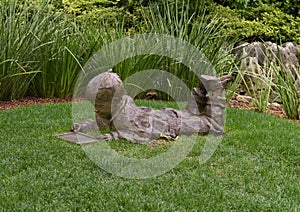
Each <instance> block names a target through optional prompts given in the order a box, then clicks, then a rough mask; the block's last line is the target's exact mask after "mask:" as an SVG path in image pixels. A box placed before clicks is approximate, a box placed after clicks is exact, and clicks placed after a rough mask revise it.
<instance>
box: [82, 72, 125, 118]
mask: <svg viewBox="0 0 300 212" xmlns="http://www.w3.org/2000/svg"><path fill="white" fill-rule="evenodd" d="M123 90H124V88H123V83H122V81H121V79H120V77H119V76H118V75H117V74H116V73H113V72H112V70H111V69H110V70H108V71H106V72H103V73H101V74H98V75H97V76H95V77H94V78H93V79H92V80H91V81H90V82H89V84H88V86H87V88H86V97H87V99H88V100H89V101H90V102H91V103H92V104H93V105H94V106H95V112H96V113H97V114H98V115H99V116H100V117H102V118H109V117H110V116H111V110H112V104H113V102H114V104H115V103H116V104H117V103H118V102H119V100H120V99H121V97H122V95H123Z"/></svg>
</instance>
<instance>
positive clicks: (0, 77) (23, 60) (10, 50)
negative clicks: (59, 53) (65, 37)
mask: <svg viewBox="0 0 300 212" xmlns="http://www.w3.org/2000/svg"><path fill="white" fill-rule="evenodd" d="M0 6H1V8H0V46H1V52H0V71H1V72H0V99H15V98H20V97H22V96H24V95H26V93H27V90H28V87H29V84H30V82H31V81H32V79H33V78H34V77H35V76H36V74H37V73H39V72H40V69H39V67H40V66H41V64H42V58H41V56H42V55H43V54H44V52H47V51H48V48H49V46H51V45H52V43H53V41H52V40H51V37H52V35H53V34H54V33H55V31H57V30H59V29H58V28H57V27H58V26H60V25H61V23H62V20H61V17H60V15H58V14H54V13H51V12H49V11H48V9H47V7H46V5H44V4H43V5H41V6H40V8H39V10H32V7H31V6H29V5H27V4H23V5H18V4H17V1H16V0H15V1H2V2H1V5H0Z"/></svg>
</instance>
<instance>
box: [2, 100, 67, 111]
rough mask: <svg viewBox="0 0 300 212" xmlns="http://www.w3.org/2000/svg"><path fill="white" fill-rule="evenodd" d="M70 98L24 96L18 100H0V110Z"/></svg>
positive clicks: (57, 101) (56, 101)
mask: <svg viewBox="0 0 300 212" xmlns="http://www.w3.org/2000/svg"><path fill="white" fill-rule="evenodd" d="M71 101H72V98H64V99H62V98H37V97H25V98H23V99H20V100H11V101H0V110H8V109H12V108H16V107H21V106H25V105H38V104H49V103H50V104H51V103H52V104H53V103H60V102H71Z"/></svg>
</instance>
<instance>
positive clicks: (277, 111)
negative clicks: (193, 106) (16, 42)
mask: <svg viewBox="0 0 300 212" xmlns="http://www.w3.org/2000/svg"><path fill="white" fill-rule="evenodd" d="M71 101H72V98H37V97H25V98H23V99H20V100H11V101H0V110H8V109H12V108H16V107H21V106H25V105H38V104H53V103H61V102H71ZM229 106H230V107H234V108H239V109H244V110H253V111H254V110H255V108H254V107H253V106H251V105H250V104H248V103H245V102H240V101H237V100H231V101H230V102H229ZM267 113H268V114H270V115H273V116H277V117H279V118H285V119H287V118H288V117H287V116H286V114H285V112H284V109H283V107H282V106H272V107H270V108H269V109H268V112H267ZM297 122H299V120H297Z"/></svg>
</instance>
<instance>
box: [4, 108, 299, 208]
mask: <svg viewBox="0 0 300 212" xmlns="http://www.w3.org/2000/svg"><path fill="white" fill-rule="evenodd" d="M226 114H227V117H226V132H227V134H226V136H225V138H224V139H223V141H222V142H221V144H220V145H219V146H218V149H217V151H216V152H215V154H214V155H213V156H212V157H211V158H210V159H209V160H208V162H207V163H205V164H203V165H200V164H199V162H198V157H197V156H198V155H199V154H200V153H201V149H202V146H203V141H202V139H199V141H197V142H196V144H195V145H194V147H193V149H192V151H191V152H190V153H189V155H188V156H187V157H186V159H185V160H183V162H181V163H180V164H179V165H178V166H177V167H175V168H174V169H172V170H171V171H169V172H167V173H166V174H164V175H162V176H159V177H156V178H151V179H146V180H136V179H124V178H120V177H117V176H114V175H112V174H109V173H107V172H105V171H103V170H102V169H100V168H99V167H98V166H97V165H95V164H94V163H93V162H92V161H91V160H89V159H88V157H87V156H86V155H85V153H84V151H83V150H82V148H81V147H80V146H76V145H73V144H69V143H67V142H64V141H61V140H59V139H57V138H55V137H53V134H56V133H61V132H65V131H68V130H69V127H70V125H71V124H72V116H71V104H68V103H64V104H53V105H39V106H28V107H23V108H17V109H12V110H7V111H0V120H1V123H0V125H1V126H0V136H1V137H0V138H1V142H0V148H1V155H0V161H1V165H0V175H1V181H0V191H1V193H0V200H1V201H0V208H1V210H2V209H4V210H5V209H8V210H13V209H16V210H27V211H33V210H36V211H40V210H51V211H52V210H59V211H66V210H72V211H73V210H74V211H82V210H92V209H94V210H98V211H107V210H125V211H137V210H141V211H163V210H167V211H169V210H176V211H190V210H203V209H206V210H226V211H228V210H237V211H241V210H259V211H261V210H262V211H270V210H276V211H277V210H278V211H287V210H291V211H298V210H300V133H299V132H300V124H299V123H295V122H292V121H289V120H281V119H278V118H275V117H270V116H267V115H264V114H258V113H254V112H251V111H242V110H238V109H231V108H229V109H227V113H226ZM111 146H113V148H115V149H117V150H118V151H120V152H122V153H124V154H127V155H133V156H134V155H135V156H137V155H136V152H140V153H143V154H145V155H146V156H145V157H147V153H149V154H150V156H151V154H156V153H157V152H158V153H160V152H163V151H165V149H167V148H168V146H167V147H164V146H158V147H150V146H147V145H135V144H130V143H126V142H121V143H117V142H113V143H112V144H111ZM148 156H149V155H148Z"/></svg>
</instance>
